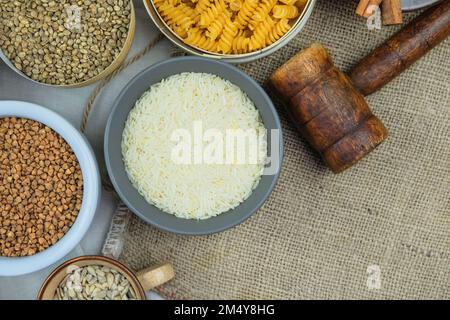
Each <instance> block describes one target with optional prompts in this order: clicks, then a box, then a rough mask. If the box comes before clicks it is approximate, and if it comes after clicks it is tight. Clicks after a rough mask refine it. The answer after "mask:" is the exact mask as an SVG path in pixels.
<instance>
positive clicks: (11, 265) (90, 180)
mask: <svg viewBox="0 0 450 320" xmlns="http://www.w3.org/2000/svg"><path fill="white" fill-rule="evenodd" d="M9 116H14V117H17V118H27V119H31V120H35V121H38V122H41V123H43V124H45V125H46V126H48V127H50V128H52V129H53V130H54V131H56V132H57V133H58V134H59V135H60V136H61V137H62V138H64V140H65V141H66V142H67V143H68V144H69V145H70V146H71V148H72V150H73V152H74V153H75V155H76V156H77V159H78V162H79V164H80V167H81V171H82V174H83V183H84V186H83V202H82V205H81V210H80V212H79V213H78V217H77V219H76V220H75V223H74V224H73V226H72V227H71V228H70V230H69V231H68V232H67V233H66V234H65V235H64V237H63V238H62V239H61V240H59V241H58V242H57V243H56V244H54V245H53V246H51V247H49V248H48V249H46V250H44V251H42V252H40V253H37V254H35V255H33V256H29V257H19V258H8V257H0V276H17V275H23V274H27V273H31V272H34V271H38V270H41V269H43V268H46V267H48V266H50V265H52V264H54V263H55V262H57V261H58V260H60V259H62V258H63V257H64V256H66V255H67V254H68V253H69V252H70V251H72V250H73V249H74V248H75V246H76V245H77V244H78V243H79V242H80V241H81V239H82V238H83V236H84V235H85V234H86V231H87V230H88V228H89V226H90V225H91V222H92V219H93V218H94V215H95V211H96V209H97V205H98V203H99V200H100V193H101V187H100V174H99V171H98V166H97V161H96V159H95V156H94V152H93V151H92V148H91V147H90V145H89V142H88V141H87V139H86V138H85V137H84V136H83V135H82V134H81V133H80V132H79V131H78V130H77V129H75V128H74V127H73V126H72V125H71V124H70V123H69V122H68V121H67V120H66V119H64V118H63V117H61V116H60V115H58V114H57V113H55V112H53V111H51V110H49V109H47V108H44V107H41V106H39V105H36V104H33V103H28V102H21V101H0V118H4V117H9Z"/></svg>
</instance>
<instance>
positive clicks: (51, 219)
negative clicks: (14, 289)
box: [0, 118, 83, 257]
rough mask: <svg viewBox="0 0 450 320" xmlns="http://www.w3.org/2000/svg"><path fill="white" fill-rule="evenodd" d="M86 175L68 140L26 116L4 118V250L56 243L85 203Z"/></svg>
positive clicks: (0, 124) (0, 175) (22, 252)
mask: <svg viewBox="0 0 450 320" xmlns="http://www.w3.org/2000/svg"><path fill="white" fill-rule="evenodd" d="M82 196H83V178H82V174H81V169H80V166H79V164H78V161H77V158H76V156H75V154H74V153H73V151H72V149H71V148H70V146H69V145H68V144H67V142H65V141H64V139H63V138H62V137H60V136H59V135H58V134H57V133H56V132H54V131H53V130H52V129H50V128H49V127H47V126H45V125H43V124H41V123H39V122H36V121H33V120H28V119H18V118H2V119H0V256H5V257H23V256H30V255H33V254H36V253H38V252H40V251H43V250H45V249H47V248H48V247H50V246H51V245H53V244H55V243H56V242H57V241H58V240H60V239H61V238H62V237H63V236H64V234H65V233H66V232H67V231H68V230H69V228H70V227H71V226H72V224H73V223H74V221H75V219H76V217H77V215H78V212H79V210H80V208H81V203H82Z"/></svg>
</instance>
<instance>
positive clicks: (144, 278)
mask: <svg viewBox="0 0 450 320" xmlns="http://www.w3.org/2000/svg"><path fill="white" fill-rule="evenodd" d="M136 276H137V278H138V280H139V282H140V283H141V285H142V287H143V288H144V290H145V291H148V290H151V289H154V288H156V287H157V286H160V285H162V284H163V283H166V282H168V281H170V280H171V279H173V277H175V272H174V270H173V267H172V265H171V264H169V263H166V264H160V265H156V266H153V267H149V268H146V269H144V270H141V271H139V272H137V273H136Z"/></svg>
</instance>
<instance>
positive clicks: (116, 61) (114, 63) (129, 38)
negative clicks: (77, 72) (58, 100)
mask: <svg viewBox="0 0 450 320" xmlns="http://www.w3.org/2000/svg"><path fill="white" fill-rule="evenodd" d="M130 5H131V17H130V25H129V29H128V35H127V38H126V39H125V43H124V45H123V48H122V50H121V52H120V53H119V55H118V56H117V57H116V58H115V59H114V60H113V61H112V62H111V64H110V65H109V66H108V67H107V68H106V69H105V70H103V71H102V72H100V73H99V74H98V75H96V76H94V77H93V78H91V79H88V80H85V81H82V82H79V83H74V84H62V85H55V84H48V83H44V82H39V81H36V80H34V79H31V78H30V77H28V76H27V75H26V74H25V73H23V72H22V71H20V70H19V69H17V68H16V66H15V65H14V63H12V61H10V60H9V59H8V57H7V56H6V55H5V54H4V53H3V52H2V50H1V49H0V60H3V61H4V62H5V64H6V65H7V66H8V67H10V68H11V69H12V70H13V71H15V72H16V73H17V74H19V75H20V76H22V77H24V78H25V79H27V80H30V81H32V82H34V83H36V84H41V85H43V86H47V87H56V88H81V87H85V86H88V85H90V84H93V83H95V82H97V81H99V80H102V79H104V78H106V77H107V76H109V75H110V74H111V73H113V72H114V71H115V70H116V69H117V68H119V67H120V65H121V64H122V63H123V61H124V60H125V58H126V57H127V56H128V53H129V51H130V49H131V45H132V43H133V40H134V35H135V32H136V12H135V9H134V4H133V1H130Z"/></svg>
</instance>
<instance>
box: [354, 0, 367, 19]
mask: <svg viewBox="0 0 450 320" xmlns="http://www.w3.org/2000/svg"><path fill="white" fill-rule="evenodd" d="M369 2H370V0H360V1H359V4H358V7H357V8H356V14H357V15H359V16H361V17H363V16H364V13H365V12H366V9H367V6H368V5H369Z"/></svg>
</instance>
